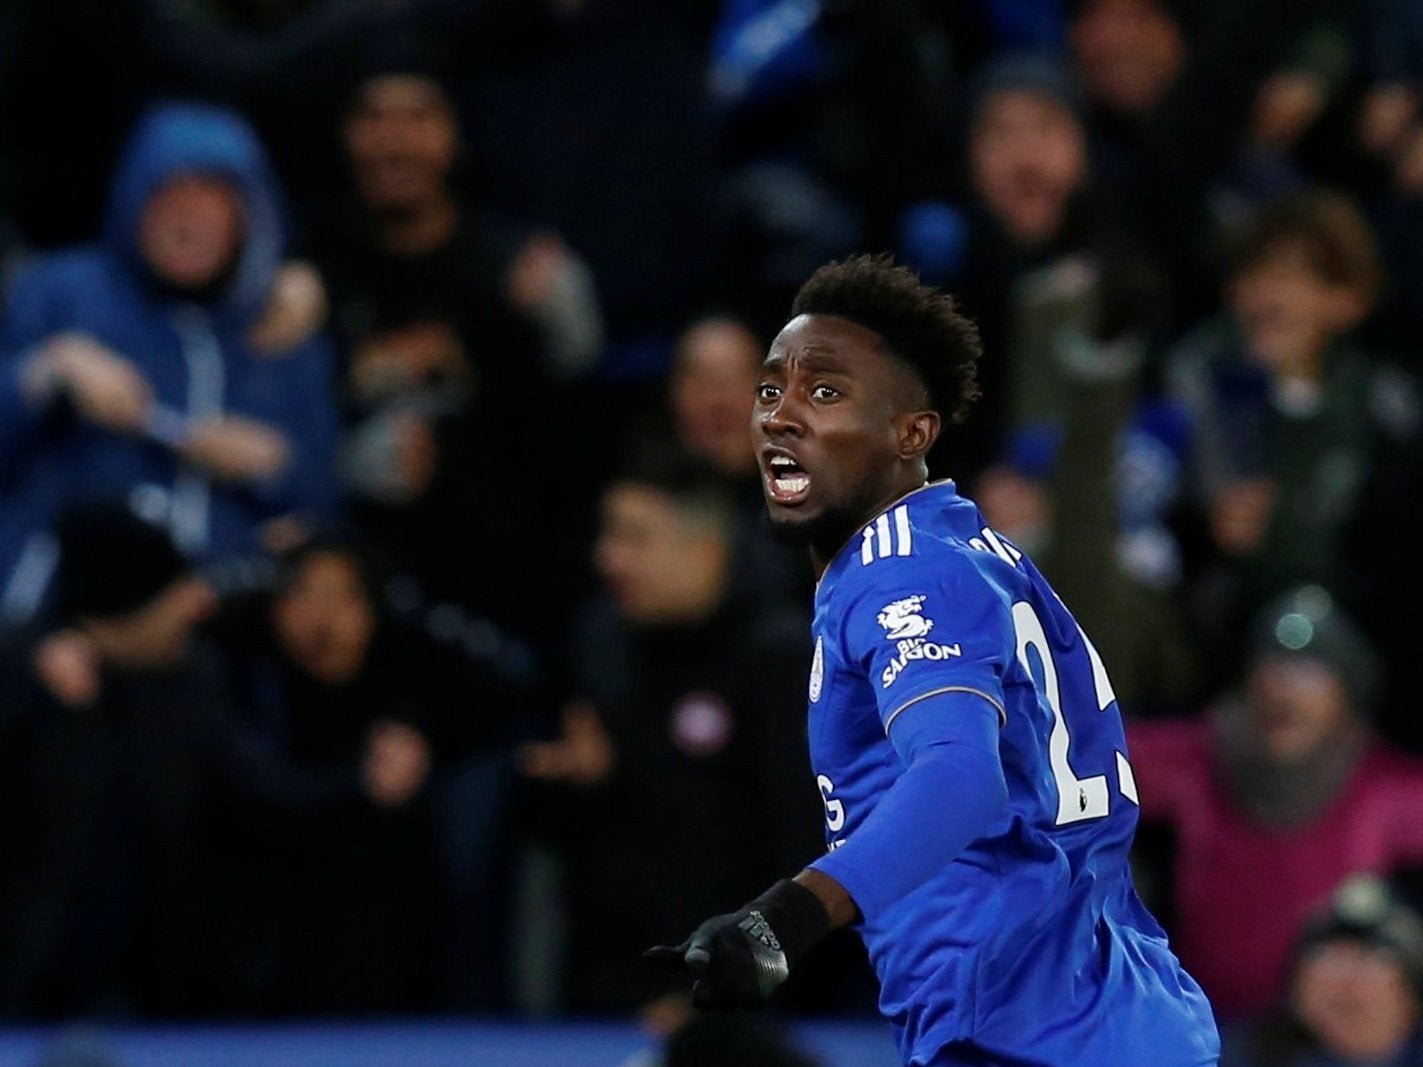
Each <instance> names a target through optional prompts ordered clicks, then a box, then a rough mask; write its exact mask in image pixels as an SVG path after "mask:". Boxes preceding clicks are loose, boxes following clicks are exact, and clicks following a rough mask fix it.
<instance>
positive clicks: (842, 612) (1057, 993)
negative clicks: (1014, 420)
mask: <svg viewBox="0 0 1423 1067" xmlns="http://www.w3.org/2000/svg"><path fill="white" fill-rule="evenodd" d="M815 606H816V611H815V623H814V633H813V636H814V641H815V653H814V660H813V665H812V669H811V677H810V692H809V697H810V711H809V714H810V721H809V735H810V748H811V763H812V766H813V768H814V772H815V776H816V784H817V786H818V787H819V790H820V793H821V797H822V800H823V802H824V806H825V817H826V831H827V841H828V844H829V847H830V849H831V850H832V852H833V851H834V850H835V849H837V848H839V847H841V846H843V845H844V844H845V843H846V842H847V841H850V840H851V839H852V838H853V837H854V835H855V832H856V830H857V828H859V827H860V826H862V825H863V823H864V821H865V819H866V818H867V817H868V816H869V814H870V813H871V812H872V811H873V810H874V809H875V807H876V805H877V804H878V803H879V801H880V800H881V798H882V797H883V796H884V795H885V793H886V791H887V790H889V789H890V787H891V786H893V785H894V783H895V782H896V781H897V780H898V778H899V777H900V776H901V775H902V774H903V773H904V772H905V769H906V767H905V763H904V760H903V758H902V757H901V756H900V754H899V751H898V750H897V749H896V748H895V746H894V744H892V743H891V740H890V738H891V737H892V736H893V734H894V731H895V729H896V723H897V722H898V721H900V719H901V717H904V719H903V722H904V723H906V724H907V723H909V722H910V719H909V717H910V716H915V715H946V714H956V713H965V712H972V713H974V714H978V713H980V712H984V711H989V710H991V712H992V713H993V714H994V715H996V716H997V718H998V720H999V723H1000V725H1001V728H1000V730H999V733H998V750H999V756H1000V759H1001V762H1002V768H1003V774H1004V777H1005V779H1006V781H1007V787H1008V807H1007V810H1006V812H1005V813H1004V815H1003V816H1002V818H1001V819H1000V820H999V821H998V822H997V824H996V825H994V826H993V827H992V828H991V829H990V831H989V832H988V833H986V834H984V835H983V836H981V837H979V838H978V839H977V840H975V841H973V842H972V843H971V844H970V845H969V846H968V847H967V848H966V849H965V850H964V851H963V852H962V853H960V854H959V856H958V857H957V858H956V859H955V860H954V861H952V862H950V863H948V864H947V865H945V866H944V867H943V869H942V870H940V871H938V873H936V874H935V875H934V876H933V877H931V878H930V879H929V881H928V882H927V883H924V884H921V885H919V887H918V888H916V889H914V890H912V891H911V892H909V893H908V895H905V896H900V897H898V898H897V899H888V900H887V902H886V903H885V904H884V905H883V906H882V907H880V906H874V907H868V908H867V907H866V906H865V904H864V902H863V901H860V900H857V903H860V904H861V910H862V912H863V913H864V917H863V920H862V922H861V924H860V927H859V929H860V932H861V934H862V936H863V938H864V940H865V943H866V945H867V947H868V949H869V953H870V958H871V960H872V961H873V963H874V966H875V970H876V972H877V974H878V976H879V980H880V984H881V997H880V1007H881V1009H882V1011H883V1012H884V1014H885V1015H886V1016H887V1017H888V1018H889V1019H890V1021H891V1023H892V1024H893V1026H894V1028H895V1032H896V1037H897V1039H898V1041H899V1044H900V1050H901V1052H902V1053H903V1055H904V1057H905V1060H906V1062H909V1063H913V1064H928V1063H940V1062H943V1063H958V1062H963V1063H1010V1064H1024V1065H1026V1064H1042V1065H1050V1067H1076V1065H1083V1067H1087V1065H1091V1067H1105V1065H1111V1067H1135V1065H1138V1064H1141V1065H1145V1064H1150V1065H1151V1067H1198V1065H1203V1064H1213V1063H1215V1062H1216V1059H1217V1057H1218V1055H1219V1041H1218V1038H1217V1035H1216V1028H1215V1024H1214V1021H1213V1019H1212V1015H1211V1010H1210V1006H1209V1004H1208V1003H1207V1001H1206V999H1205V996H1204V995H1203V994H1202V992H1201V990H1200V988H1199V987H1198V986H1197V985H1196V983H1195V982H1194V981H1193V980H1192V979H1191V978H1190V977H1189V976H1188V975H1186V974H1185V972H1184V971H1183V970H1182V969H1181V967H1180V964H1179V963H1178V962H1177V960H1176V958H1175V956H1174V955H1173V954H1172V952H1171V950H1170V948H1169V947H1168V945H1167V943H1166V937H1165V934H1164V933H1163V932H1162V930H1161V928H1160V926H1159V925H1158V924H1157V923H1156V921H1155V920H1154V919H1153V918H1152V917H1151V916H1150V914H1149V913H1148V912H1147V911H1146V909H1145V908H1144V907H1143V906H1142V904H1141V902H1140V901H1139V900H1138V898H1137V895H1136V892H1135V890H1134V889H1133V887H1132V883H1131V875H1130V871H1129V869H1128V866H1127V853H1128V850H1129V849H1130V847H1131V841H1132V835H1133V832H1134V831H1135V828H1136V823H1137V783H1136V780H1135V778H1134V777H1133V774H1132V767H1131V761H1130V758H1129V755H1128V753H1127V746H1126V740H1125V737H1124V733H1123V728H1122V720H1121V714H1120V711H1119V709H1118V707H1117V703H1116V698H1115V696H1114V695H1113V693H1112V687H1111V683H1110V681H1109V680H1108V678H1107V673H1106V670H1105V669H1104V668H1103V665H1102V661H1101V659H1100V658H1099V657H1098V655H1097V652H1096V650H1095V649H1094V648H1093V647H1092V644H1091V642H1090V641H1089V640H1088V639H1087V637H1086V635H1085V634H1083V632H1082V630H1081V629H1080V628H1079V627H1078V625H1077V623H1076V621H1075V620H1074V619H1073V617H1072V615H1071V613H1070V612H1069V611H1068V610H1067V608H1066V607H1065V606H1064V605H1063V603H1062V601H1061V600H1059V599H1058V597H1057V595H1056V594H1055V593H1053V591H1052V589H1051V588H1050V587H1049V586H1048V584H1047V582H1046V580H1045V579H1044V578H1043V576H1042V575H1041V574H1040V573H1039V572H1038V570H1037V569H1036V568H1035V567H1034V566H1033V564H1032V563H1031V561H1029V560H1028V559H1027V558H1025V557H1024V556H1023V554H1022V553H1021V552H1019V551H1018V550H1017V549H1016V548H1015V547H1014V546H1013V545H1012V544H1010V543H1009V542H1008V541H1007V540H1006V539H1004V538H1003V537H1002V536H1000V535H998V534H996V533H994V532H993V531H992V530H991V529H989V528H988V526H987V523H986V522H985V521H984V519H983V516H982V515H981V513H980V512H979V510H978V508H977V507H976V506H975V505H974V504H973V503H972V502H971V501H968V500H966V499H964V498H963V497H960V496H959V495H958V494H957V492H956V491H955V489H954V486H953V483H951V482H937V483H933V484H931V485H927V486H925V487H923V488H922V489H919V490H917V491H915V492H913V493H911V494H909V495H908V496H906V497H904V498H902V499H901V500H900V501H899V502H897V503H896V504H894V505H893V506H891V507H890V508H888V509H887V510H886V511H885V512H884V513H882V514H880V515H879V516H877V517H876V518H875V519H874V521H872V522H871V523H870V524H869V525H868V526H866V527H865V528H864V530H863V531H861V532H860V533H859V534H857V536H856V537H855V538H854V539H853V540H852V542H851V543H849V544H848V545H846V546H845V547H844V548H843V549H842V550H841V551H840V552H839V553H838V554H837V556H836V557H835V559H834V560H832V561H831V564H830V566H829V568H828V569H827V570H826V572H825V574H824V576H823V577H822V579H821V582H820V585H819V587H818V589H817V590H816V597H815ZM939 698H943V699H939ZM965 702H969V703H965ZM973 702H982V704H981V706H980V705H979V704H978V703H973ZM918 725H919V726H922V725H924V724H923V723H922V721H921V723H920V724H918ZM990 751H991V748H990ZM1147 787H1148V788H1149V783H1148V784H1147ZM925 822H926V825H928V826H929V827H930V829H929V830H928V831H927V832H932V813H928V814H927V817H926V818H925ZM845 855H846V858H847V859H848V857H849V853H848V852H847V853H846V854H845ZM823 862H825V863H826V866H827V869H830V867H831V861H830V860H829V858H828V857H827V860H826V861H823ZM892 873H893V872H890V871H886V872H885V874H886V878H887V879H888V878H889V876H890V875H891V874H892ZM869 877H871V878H873V877H874V875H873V873H872V874H871V875H869ZM871 888H872V885H871ZM865 895H866V896H867V897H869V898H870V899H871V900H873V899H874V894H873V893H867V894H865ZM956 1056H957V1057H959V1058H955V1057H956ZM936 1057H939V1058H936Z"/></svg>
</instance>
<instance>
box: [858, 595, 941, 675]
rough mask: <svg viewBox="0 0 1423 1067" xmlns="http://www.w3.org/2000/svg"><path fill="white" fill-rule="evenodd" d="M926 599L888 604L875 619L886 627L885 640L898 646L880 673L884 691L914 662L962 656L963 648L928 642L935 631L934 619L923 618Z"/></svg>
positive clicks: (917, 597) (910, 598)
mask: <svg viewBox="0 0 1423 1067" xmlns="http://www.w3.org/2000/svg"><path fill="white" fill-rule="evenodd" d="M926 599H927V598H926V597H924V596H923V595H922V594H915V595H914V596H907V597H904V598H903V599H902V600H895V601H893V602H891V603H889V604H886V605H885V606H884V608H883V609H882V610H881V611H880V613H879V614H878V615H876V616H875V621H876V622H877V623H879V624H880V625H881V626H883V627H884V637H885V640H886V641H893V642H894V643H895V656H894V658H893V659H892V660H890V661H889V664H888V666H886V667H885V669H884V670H883V671H882V672H881V673H880V684H881V685H882V686H883V688H885V689H888V688H889V687H890V686H892V685H893V684H894V683H895V681H896V680H897V679H898V678H899V675H900V674H901V673H902V672H903V670H904V668H905V667H907V666H909V664H911V663H913V662H914V661H915V660H931V661H939V660H946V659H949V658H951V657H954V656H962V655H963V648H962V647H961V646H960V645H957V644H953V645H938V644H930V643H929V642H928V641H926V640H925V637H926V636H927V635H928V633H929V631H931V630H932V629H933V628H934V620H933V619H930V618H926V617H925V615H924V601H925V600H926Z"/></svg>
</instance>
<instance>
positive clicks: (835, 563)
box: [815, 478, 954, 593]
mask: <svg viewBox="0 0 1423 1067" xmlns="http://www.w3.org/2000/svg"><path fill="white" fill-rule="evenodd" d="M943 486H948V487H949V488H950V489H953V488H954V480H953V479H952V478H940V479H938V480H937V481H931V482H925V483H924V484H923V485H921V486H918V487H917V488H914V489H911V490H909V492H907V493H905V494H904V495H903V496H898V497H895V499H893V500H891V501H890V502H889V503H888V504H886V505H885V506H884V507H882V508H880V509H879V510H878V511H876V512H875V513H874V514H873V515H871V516H870V517H869V518H867V519H866V520H865V521H864V522H862V523H860V524H858V525H857V526H856V527H855V532H854V533H852V534H851V535H850V536H849V537H848V538H846V539H845V543H844V544H843V545H841V546H840V547H839V548H837V549H836V550H835V554H834V555H833V556H831V557H830V562H829V563H827V564H826V565H825V570H824V571H822V572H821V574H820V577H819V579H817V580H816V583H815V591H816V593H819V592H820V586H821V585H822V584H823V583H824V581H825V579H826V577H827V576H828V575H829V574H830V572H831V571H833V570H835V569H837V568H838V567H839V566H840V561H841V560H843V559H845V558H846V550H847V549H849V548H850V546H851V545H856V544H858V543H859V540H858V539H859V537H860V531H861V530H863V529H864V528H865V527H866V526H868V525H870V524H871V523H873V522H874V521H875V520H876V519H878V518H879V517H880V516H881V515H883V514H885V513H886V512H889V511H893V510H894V509H895V508H897V507H899V505H900V504H903V503H904V502H905V501H906V500H908V499H909V498H910V497H912V496H918V495H919V494H920V493H922V492H924V491H925V490H927V489H938V488H941V487H943Z"/></svg>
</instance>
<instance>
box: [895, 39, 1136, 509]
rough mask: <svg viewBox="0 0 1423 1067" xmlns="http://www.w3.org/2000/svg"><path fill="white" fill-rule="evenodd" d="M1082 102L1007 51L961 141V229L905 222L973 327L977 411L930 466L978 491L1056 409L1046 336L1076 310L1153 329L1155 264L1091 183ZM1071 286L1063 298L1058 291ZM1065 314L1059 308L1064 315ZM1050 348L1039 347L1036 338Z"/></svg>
mask: <svg viewBox="0 0 1423 1067" xmlns="http://www.w3.org/2000/svg"><path fill="white" fill-rule="evenodd" d="M1081 106H1082V102H1081V99H1080V96H1079V94H1078V92H1077V90H1076V89H1075V88H1074V86H1073V85H1072V83H1071V81H1070V80H1069V78H1068V75H1067V73H1066V71H1065V70H1064V69H1063V68H1062V66H1061V65H1060V64H1059V63H1058V62H1057V61H1055V60H1054V59H1052V58H1050V57H1048V56H1043V55H1036V54H1013V55H1008V56H1004V57H1001V58H999V59H996V60H994V61H991V62H989V63H987V64H985V65H984V67H983V68H981V70H980V72H979V76H978V80H977V81H976V82H975V83H974V88H973V94H972V108H971V117H970V123H969V132H968V162H969V177H970V182H971V190H972V194H973V199H972V201H971V202H970V204H969V206H968V208H967V210H966V211H965V212H964V213H963V214H962V216H961V223H960V224H959V225H957V226H947V227H946V226H944V225H943V222H942V221H941V223H940V225H938V226H935V225H934V220H935V219H936V218H940V219H941V220H943V221H947V220H946V219H944V217H943V215H942V212H943V210H945V208H944V205H936V204H934V203H925V204H920V205H916V206H915V207H914V208H913V209H911V210H910V211H909V212H908V213H906V215H905V217H904V219H903V220H902V223H901V235H900V244H901V246H902V248H903V250H904V251H905V253H906V254H907V256H908V259H909V260H910V261H911V262H912V263H914V264H915V265H916V266H917V267H918V268H919V269H921V270H922V271H923V272H924V273H925V275H926V277H929V278H932V279H934V280H936V281H938V282H939V283H941V284H944V285H945V286H946V287H947V288H949V289H950V290H951V291H952V292H953V293H954V294H955V296H956V297H957V298H958V299H959V300H960V302H961V303H962V305H963V309H964V313H965V314H967V315H968V316H970V317H971V318H972V319H973V320H974V321H975V322H976V323H977V325H978V328H979V333H980V337H981V338H982V341H983V346H984V352H985V353H986V357H985V359H984V361H983V364H982V367H981V380H982V390H983V406H982V408H981V409H980V410H978V411H976V412H975V414H974V417H973V418H972V419H971V420H970V422H969V423H968V425H967V426H965V427H964V428H963V430H962V431H960V432H959V433H958V434H956V435H955V436H954V440H953V441H952V442H951V443H946V444H945V445H944V446H942V448H941V449H940V453H943V454H936V455H934V456H933V457H931V469H935V470H937V468H939V467H943V468H945V469H944V473H950V474H952V475H953V476H954V477H955V478H956V479H958V480H959V481H962V482H965V483H968V484H972V483H973V482H974V480H975V479H976V477H977V475H979V474H980V473H982V471H983V470H984V468H985V467H987V466H988V464H989V463H991V462H993V461H994V460H996V459H997V458H998V457H999V456H1000V455H1001V454H1002V452H1003V447H1004V444H1005V442H1006V440H1007V436H1008V433H1009V431H1010V430H1011V429H1016V428H1020V427H1022V426H1024V425H1028V424H1034V425H1035V424H1039V423H1042V422H1044V421H1053V420H1056V419H1057V418H1058V417H1059V414H1060V412H1061V410H1062V406H1063V405H1062V395H1061V394H1062V391H1063V386H1062V384H1061V383H1060V380H1059V379H1060V377H1061V375H1060V373H1059V371H1058V370H1057V363H1056V361H1055V360H1054V359H1052V358H1051V357H1050V356H1048V355H1047V353H1048V352H1049V350H1050V348H1051V342H1050V340H1049V335H1050V334H1051V333H1052V332H1053V331H1056V330H1060V329H1065V328H1066V327H1067V326H1068V325H1069V324H1068V323H1067V322H1066V321H1064V315H1069V316H1070V315H1071V314H1073V313H1074V311H1075V312H1076V313H1077V314H1078V316H1079V317H1080V318H1086V319H1091V320H1093V321H1090V322H1087V323H1086V326H1087V328H1089V329H1090V330H1091V331H1092V332H1093V333H1094V334H1095V335H1097V336H1099V337H1101V338H1102V339H1105V340H1116V339H1118V337H1119V336H1121V335H1123V334H1125V333H1127V332H1141V331H1147V330H1149V329H1150V328H1151V327H1153V326H1159V325H1160V320H1161V319H1162V318H1163V316H1161V315H1160V314H1159V313H1154V321H1153V314H1148V311H1149V310H1152V309H1153V307H1154V305H1155V304H1157V303H1160V302H1161V300H1160V297H1161V294H1160V293H1159V292H1157V291H1155V287H1154V286H1153V282H1152V277H1153V271H1152V268H1151V265H1150V262H1149V257H1148V256H1147V255H1146V254H1145V253H1144V252H1143V251H1142V250H1140V249H1137V248H1134V247H1133V245H1132V242H1131V241H1129V240H1128V239H1127V237H1126V235H1125V233H1124V231H1123V228H1122V226H1121V224H1120V222H1119V220H1118V219H1117V218H1116V217H1115V211H1114V209H1113V208H1112V206H1111V205H1110V202H1109V200H1108V199H1107V198H1106V197H1104V196H1103V195H1102V193H1101V190H1099V189H1098V188H1097V187H1096V184H1095V182H1094V181H1093V178H1092V175H1091V171H1090V166H1089V159H1088V154H1087V135H1086V131H1085V129H1084V127H1083V123H1082V117H1081ZM1065 287H1066V288H1067V289H1070V290H1072V291H1071V292H1070V293H1064V288H1065ZM1064 305H1067V306H1064ZM1044 342H1046V343H1044Z"/></svg>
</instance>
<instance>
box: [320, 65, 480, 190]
mask: <svg viewBox="0 0 1423 1067" xmlns="http://www.w3.org/2000/svg"><path fill="white" fill-rule="evenodd" d="M458 147H459V129H458V127H457V125H456V121H455V114H454V111H453V109H452V108H451V107H450V104H449V101H448V100H447V99H446V98H445V95H444V93H443V92H442V91H441V89H440V87H439V86H438V85H436V84H435V83H434V82H432V81H430V80H429V79H427V78H421V77H419V76H417V75H413V74H387V75H382V76H380V77H377V78H372V79H371V80H370V81H369V82H367V83H366V85H365V87H364V88H363V89H362V90H361V93H360V96H359V98H358V99H357V101H356V105H355V107H354V108H353V109H352V111H351V114H350V116H349V117H348V118H347V120H346V151H347V153H348V154H349V155H350V157H351V166H352V169H353V171H354V172H355V178H356V188H357V190H358V192H359V193H360V196H361V199H362V201H364V202H365V204H366V206H367V207H370V208H372V209H374V210H376V211H409V210H413V209H414V208H417V207H419V206H420V205H421V204H424V203H428V202H429V201H430V200H432V199H434V198H437V197H440V196H442V195H444V193H445V182H446V180H447V178H448V177H449V173H450V168H451V167H452V166H453V165H454V161H455V153H456V152H457V150H458Z"/></svg>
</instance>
